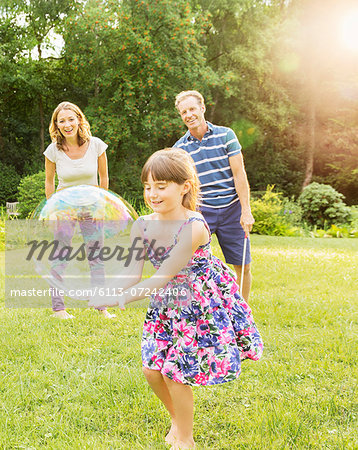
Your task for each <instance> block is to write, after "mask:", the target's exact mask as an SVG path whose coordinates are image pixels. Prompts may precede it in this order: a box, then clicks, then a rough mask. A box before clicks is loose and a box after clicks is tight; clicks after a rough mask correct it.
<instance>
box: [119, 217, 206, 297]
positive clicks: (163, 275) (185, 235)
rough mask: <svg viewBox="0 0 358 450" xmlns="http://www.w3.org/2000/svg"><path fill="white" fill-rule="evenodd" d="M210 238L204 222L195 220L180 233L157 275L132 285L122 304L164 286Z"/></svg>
mask: <svg viewBox="0 0 358 450" xmlns="http://www.w3.org/2000/svg"><path fill="white" fill-rule="evenodd" d="M208 240H209V233H208V231H207V229H206V228H205V225H204V223H203V222H201V221H194V222H193V223H192V224H191V226H185V227H184V228H183V229H182V231H181V233H180V235H179V240H178V243H177V245H175V246H174V247H173V249H172V250H171V252H170V253H169V257H168V258H167V259H166V260H165V261H164V262H163V264H162V265H161V267H160V269H158V271H157V272H156V273H155V275H153V276H151V277H150V278H148V279H145V280H143V281H141V282H140V283H137V284H135V285H134V286H132V287H131V289H130V290H129V291H128V292H127V293H125V294H124V298H123V299H122V304H128V303H131V302H134V301H136V300H139V299H141V298H143V292H148V291H155V290H158V289H160V288H163V287H164V286H165V285H166V284H167V283H168V282H169V281H170V280H171V279H172V278H174V277H175V275H177V274H178V273H179V272H180V271H181V270H182V269H183V268H184V267H185V266H186V265H187V264H188V262H189V261H190V259H191V257H192V255H193V254H194V252H195V251H196V250H197V248H198V247H199V246H200V245H204V244H206V243H207V242H208Z"/></svg>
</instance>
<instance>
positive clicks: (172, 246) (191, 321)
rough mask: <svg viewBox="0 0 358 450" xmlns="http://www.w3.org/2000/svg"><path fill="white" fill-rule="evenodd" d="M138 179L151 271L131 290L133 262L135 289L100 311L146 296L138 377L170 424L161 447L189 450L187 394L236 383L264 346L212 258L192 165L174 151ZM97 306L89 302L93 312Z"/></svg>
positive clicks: (136, 228)
mask: <svg viewBox="0 0 358 450" xmlns="http://www.w3.org/2000/svg"><path fill="white" fill-rule="evenodd" d="M141 179H142V182H143V184H144V197H145V201H146V203H147V204H148V205H149V206H150V207H151V209H152V210H153V213H152V214H150V215H148V216H143V217H140V218H139V219H138V220H137V221H136V222H135V224H134V225H133V228H132V239H136V242H137V243H138V242H139V240H138V238H139V239H140V240H141V242H142V245H143V248H144V249H145V251H146V252H147V255H148V257H149V260H150V261H151V263H152V264H153V266H154V267H155V268H156V269H157V271H156V274H155V275H153V276H152V277H150V278H148V279H145V280H143V281H141V282H137V283H135V281H139V280H140V278H141V270H142V268H143V261H136V262H134V263H133V265H132V267H131V269H130V270H131V274H132V277H134V280H135V281H134V280H133V278H132V281H131V282H128V283H127V284H126V285H125V284H123V286H121V289H120V293H121V294H123V295H120V296H119V297H117V300H116V301H112V299H111V300H109V299H107V301H106V300H105V299H104V300H103V303H104V304H106V305H107V306H113V305H114V304H115V303H117V304H119V306H122V307H123V305H125V304H128V303H130V302H133V301H135V300H138V299H140V298H142V297H143V293H149V292H151V293H152V294H151V302H150V306H149V309H148V312H147V315H146V318H145V322H144V331H143V338H142V360H143V372H144V375H145V377H146V379H147V381H148V383H149V385H150V386H151V388H152V389H153V391H154V392H155V394H156V395H157V396H158V397H159V399H160V400H161V401H162V402H163V403H164V405H165V407H166V409H167V410H168V412H169V414H170V417H171V428H170V431H169V433H168V435H167V436H166V438H165V440H166V442H167V443H168V444H170V445H172V448H173V449H179V448H183V449H188V448H193V447H194V445H195V443H194V439H193V395H192V390H191V386H198V385H206V386H208V385H215V384H220V383H225V382H227V381H232V380H235V379H236V378H237V377H238V376H239V374H240V362H241V360H243V359H246V358H250V359H253V360H258V359H259V358H260V356H261V354H262V347H263V345H262V341H261V337H260V334H259V332H258V330H257V328H256V326H255V323H254V321H253V318H252V315H251V310H250V308H249V306H248V305H247V303H246V302H245V301H244V300H243V298H242V297H240V295H239V286H238V285H237V284H236V281H235V276H234V274H233V272H231V270H230V269H229V268H228V267H227V266H226V265H225V264H224V263H222V262H221V261H220V260H219V259H218V258H217V257H215V256H214V255H213V254H212V253H211V249H210V239H211V238H210V233H209V228H208V225H207V224H206V222H205V220H204V219H203V217H202V215H201V214H200V213H198V212H196V206H197V201H198V192H199V189H198V186H199V182H198V177H197V174H196V171H195V168H194V164H193V160H192V159H191V157H190V156H189V155H188V154H187V153H186V152H185V151H184V150H180V149H176V148H173V149H165V150H160V151H158V152H156V153H154V154H153V155H152V156H151V157H150V158H149V159H148V161H147V162H146V164H145V165H144V168H143V170H142V175H141ZM127 278H129V277H127ZM133 283H135V284H133ZM130 285H132V287H131V288H130V289H127V288H128V287H129V286H130ZM125 292H126V293H125ZM98 305H99V302H98V300H94V301H93V304H92V305H91V306H98Z"/></svg>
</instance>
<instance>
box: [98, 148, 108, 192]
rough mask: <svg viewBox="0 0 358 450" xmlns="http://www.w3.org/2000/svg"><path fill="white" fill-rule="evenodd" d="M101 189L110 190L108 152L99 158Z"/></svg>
mask: <svg viewBox="0 0 358 450" xmlns="http://www.w3.org/2000/svg"><path fill="white" fill-rule="evenodd" d="M98 175H99V187H101V188H103V189H108V164H107V156H106V152H103V153H102V155H101V156H100V157H99V158H98Z"/></svg>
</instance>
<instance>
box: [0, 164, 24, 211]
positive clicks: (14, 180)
mask: <svg viewBox="0 0 358 450" xmlns="http://www.w3.org/2000/svg"><path fill="white" fill-rule="evenodd" d="M19 181H20V175H18V174H17V172H16V170H15V168H14V167H13V166H10V165H9V164H4V163H2V162H1V161H0V186H1V189H0V205H5V203H6V202H14V201H16V193H17V186H18V184H19Z"/></svg>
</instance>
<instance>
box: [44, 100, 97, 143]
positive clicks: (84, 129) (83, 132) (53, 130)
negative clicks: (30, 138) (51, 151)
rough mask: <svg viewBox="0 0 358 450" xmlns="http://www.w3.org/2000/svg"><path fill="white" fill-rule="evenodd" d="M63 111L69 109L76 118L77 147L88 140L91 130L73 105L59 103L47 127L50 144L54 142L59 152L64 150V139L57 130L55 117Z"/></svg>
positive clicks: (77, 108)
mask: <svg viewBox="0 0 358 450" xmlns="http://www.w3.org/2000/svg"><path fill="white" fill-rule="evenodd" d="M64 109H69V110H71V111H73V112H74V113H75V114H76V116H77V118H78V122H79V123H78V133H77V142H78V145H83V144H84V143H85V142H87V141H88V140H89V138H90V137H91V136H92V134H91V130H90V124H89V123H88V121H87V119H86V117H85V115H84V114H83V112H82V111H81V109H80V108H79V107H78V106H77V105H75V104H74V103H70V102H62V103H60V104H59V105H58V106H57V107H56V109H55V110H54V112H53V113H52V118H51V122H50V126H49V131H50V136H51V140H52V142H55V143H56V145H57V148H58V149H59V150H64V147H63V144H64V142H65V137H64V136H63V135H62V133H61V131H60V130H59V128H58V126H57V116H58V114H59V112H60V111H62V110H64Z"/></svg>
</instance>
